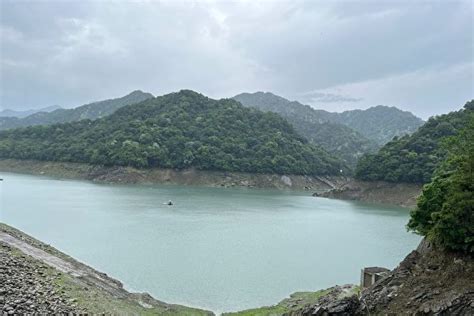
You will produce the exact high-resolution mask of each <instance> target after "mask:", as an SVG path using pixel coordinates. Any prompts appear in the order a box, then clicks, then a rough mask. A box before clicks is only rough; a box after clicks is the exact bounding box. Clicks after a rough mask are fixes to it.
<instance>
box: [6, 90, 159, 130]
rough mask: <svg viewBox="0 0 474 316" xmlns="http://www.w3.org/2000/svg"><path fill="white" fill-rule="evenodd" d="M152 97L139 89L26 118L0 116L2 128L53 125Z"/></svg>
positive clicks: (99, 114)
mask: <svg viewBox="0 0 474 316" xmlns="http://www.w3.org/2000/svg"><path fill="white" fill-rule="evenodd" d="M150 98H153V95H152V94H150V93H144V92H142V91H139V90H137V91H133V92H131V93H130V94H128V95H126V96H124V97H121V98H117V99H110V100H105V101H99V102H94V103H90V104H85V105H82V106H79V107H77V108H74V109H57V110H54V111H52V112H38V113H34V114H31V115H29V116H26V117H24V118H17V117H0V130H5V129H10V128H17V127H26V126H34V125H51V124H56V123H66V122H73V121H79V120H83V119H90V120H95V119H98V118H101V117H104V116H107V115H110V114H112V113H113V112H115V111H116V110H117V109H119V108H121V107H123V106H125V105H129V104H135V103H138V102H141V101H144V100H146V99H150Z"/></svg>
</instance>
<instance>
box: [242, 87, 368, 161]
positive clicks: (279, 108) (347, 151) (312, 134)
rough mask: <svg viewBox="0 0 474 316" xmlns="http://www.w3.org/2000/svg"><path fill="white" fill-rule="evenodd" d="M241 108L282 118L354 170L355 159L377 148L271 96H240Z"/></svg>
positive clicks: (350, 131)
mask: <svg viewBox="0 0 474 316" xmlns="http://www.w3.org/2000/svg"><path fill="white" fill-rule="evenodd" d="M234 99H235V100H237V101H239V102H241V103H242V104H243V105H244V106H248V107H253V108H257V109H259V110H262V111H270V112H275V113H278V114H280V115H281V116H283V117H284V118H286V119H287V120H288V122H290V123H291V124H292V125H293V127H294V128H295V129H296V131H298V132H299V133H300V134H301V135H302V136H304V137H305V138H306V139H308V140H309V141H310V142H311V143H313V144H317V145H320V146H322V147H323V148H324V149H326V150H327V151H328V152H329V153H331V154H332V155H334V156H336V157H339V158H341V159H342V160H344V161H345V162H346V163H347V164H348V165H349V166H351V167H355V165H356V163H357V159H358V158H359V157H360V156H362V155H363V154H364V153H367V152H373V151H375V150H376V148H377V145H376V144H375V143H374V142H372V141H370V140H369V139H367V138H366V137H364V136H362V135H361V134H360V133H358V132H356V131H354V130H353V129H351V128H349V127H347V126H345V125H342V124H339V123H332V122H329V120H328V119H326V118H324V117H323V116H322V115H321V114H322V112H324V113H328V114H331V113H329V112H326V111H320V110H315V109H313V108H311V107H310V106H308V105H303V104H301V103H299V102H290V101H288V100H286V99H284V98H282V97H279V96H276V95H274V94H271V93H263V92H257V93H253V94H250V93H242V94H239V95H237V96H235V97H234Z"/></svg>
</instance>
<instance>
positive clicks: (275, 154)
mask: <svg viewBox="0 0 474 316" xmlns="http://www.w3.org/2000/svg"><path fill="white" fill-rule="evenodd" d="M0 157H2V158H15V159H36V160H47V161H69V162H84V163H90V164H99V165H120V166H134V167H139V168H147V167H163V168H178V169H182V168H189V167H193V168H197V169H202V170H224V171H242V172H258V173H278V174H304V175H316V174H338V173H339V171H340V169H345V168H346V167H345V166H344V164H343V163H342V162H341V161H340V160H338V159H337V158H334V157H332V156H331V155H329V154H328V153H327V152H326V151H325V150H323V149H322V148H320V147H317V146H314V145H311V144H309V143H308V142H307V141H306V140H305V139H304V138H303V137H301V136H299V135H298V134H297V133H296V132H295V130H294V129H293V127H292V126H291V125H290V124H289V123H288V122H287V121H286V120H284V119H283V118H281V117H280V116H278V115H277V114H274V113H264V112H261V111H258V110H255V109H249V108H245V107H243V106H242V105H241V104H240V103H238V102H237V101H234V100H231V99H222V100H213V99H210V98H207V97H205V96H203V95H201V94H198V93H196V92H193V91H189V90H183V91H180V92H178V93H171V94H168V95H165V96H161V97H157V98H153V99H148V100H146V101H143V102H141V103H138V104H133V105H128V106H125V107H122V108H120V109H119V110H117V111H116V112H115V113H113V114H112V115H110V116H107V117H104V118H101V119H98V120H94V121H91V120H81V121H77V122H70V123H64V124H55V125H50V126H31V127H26V128H19V129H14V130H7V131H2V132H0Z"/></svg>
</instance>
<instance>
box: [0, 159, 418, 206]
mask: <svg viewBox="0 0 474 316" xmlns="http://www.w3.org/2000/svg"><path fill="white" fill-rule="evenodd" d="M0 171H4V172H15V173H23V174H31V175H45V176H51V177H58V178H64V179H78V180H88V181H93V182H99V183H111V184H112V183H114V184H176V185H199V186H207V187H245V188H268V189H278V190H306V191H309V192H311V193H313V192H316V193H314V194H313V195H314V196H318V197H326V198H333V199H340V200H356V201H363V202H368V203H378V204H388V205H397V206H402V207H407V208H412V207H414V206H415V205H416V198H417V197H418V195H419V194H420V193H421V189H422V185H420V184H411V183H387V182H382V181H376V182H366V181H359V180H355V179H352V178H347V177H336V176H302V175H277V174H255V173H239V172H223V171H202V170H195V169H186V170H174V169H158V168H155V169H136V168H132V167H104V166H94V165H89V164H82V163H70V162H49V161H35V160H16V159H0Z"/></svg>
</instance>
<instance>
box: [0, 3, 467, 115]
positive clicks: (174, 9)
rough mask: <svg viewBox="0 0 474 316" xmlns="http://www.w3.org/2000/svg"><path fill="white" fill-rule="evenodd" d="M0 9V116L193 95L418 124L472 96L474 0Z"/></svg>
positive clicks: (55, 5) (23, 5) (26, 5)
mask: <svg viewBox="0 0 474 316" xmlns="http://www.w3.org/2000/svg"><path fill="white" fill-rule="evenodd" d="M0 3H1V26H0V27H1V29H0V36H1V56H0V59H1V78H0V79H1V82H0V87H1V90H0V93H1V99H0V101H1V103H0V109H1V108H12V109H17V110H20V109H26V108H35V107H44V106H49V105H53V104H58V105H61V106H64V107H71V106H77V105H81V104H84V103H88V102H90V101H96V100H101V99H107V98H113V97H118V96H122V95H124V94H127V93H128V92H130V91H132V90H134V89H141V90H143V91H148V92H151V93H153V94H155V95H161V94H165V93H169V92H173V91H178V90H180V89H193V90H196V91H199V92H201V93H203V94H205V95H208V96H210V97H213V98H222V97H230V96H233V95H235V94H238V93H241V92H254V91H271V92H273V93H275V94H278V95H282V96H284V97H286V98H288V99H291V100H298V101H300V102H302V103H305V104H310V105H313V106H314V107H315V108H323V109H326V110H329V111H342V110H347V109H355V108H367V107H370V106H373V105H377V104H384V105H393V106H397V107H399V108H402V109H405V110H409V111H412V112H413V113H415V114H417V115H418V116H421V117H422V118H427V117H428V116H430V115H433V114H440V113H445V112H448V111H451V110H456V109H459V108H460V107H461V106H462V105H463V104H464V103H465V102H466V101H467V100H469V99H472V98H474V93H473V91H474V78H473V76H474V74H473V73H474V61H473V51H474V48H473V47H474V39H473V33H474V22H473V15H474V13H473V12H474V8H473V2H472V1H470V0H467V1H446V0H444V1H344V2H337V1H255V0H249V1H239V2H229V1H127V2H126V1H115V2H114V1H93V2H86V1H68V2H67V1H62V2H59V1H21V0H15V1H8V0H1V1H0Z"/></svg>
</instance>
